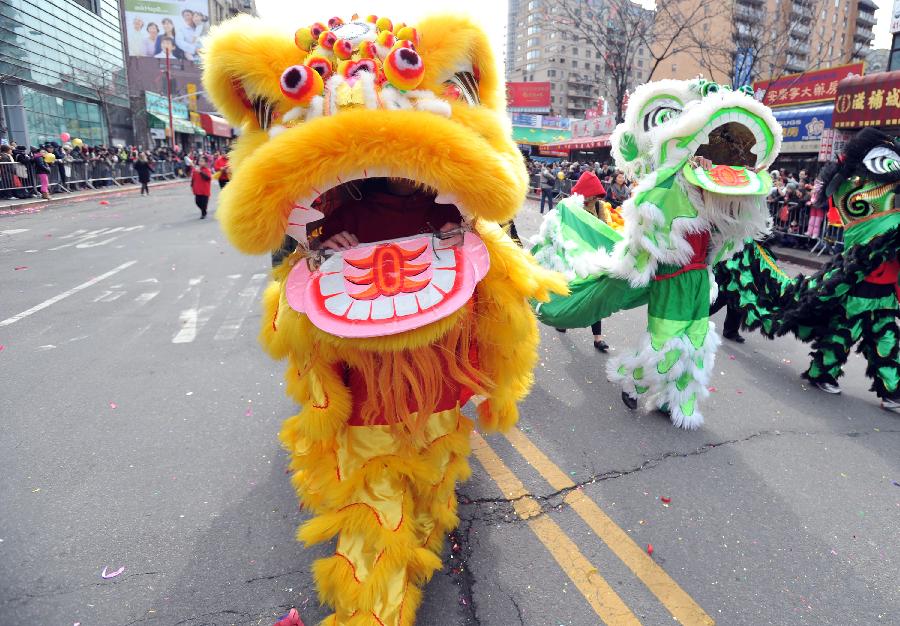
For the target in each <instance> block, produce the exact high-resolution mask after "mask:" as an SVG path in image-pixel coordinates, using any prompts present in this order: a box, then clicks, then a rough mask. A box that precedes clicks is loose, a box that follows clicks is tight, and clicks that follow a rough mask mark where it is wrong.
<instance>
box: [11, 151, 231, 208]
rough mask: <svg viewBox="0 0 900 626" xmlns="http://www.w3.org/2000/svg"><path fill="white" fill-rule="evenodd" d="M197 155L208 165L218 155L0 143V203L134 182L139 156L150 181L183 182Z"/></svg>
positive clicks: (136, 180)
mask: <svg viewBox="0 0 900 626" xmlns="http://www.w3.org/2000/svg"><path fill="white" fill-rule="evenodd" d="M48 155H52V156H48ZM202 156H206V157H207V158H208V159H209V160H210V163H212V162H213V160H214V159H215V158H217V157H218V156H219V153H216V154H214V155H212V154H210V155H207V154H200V153H197V152H191V153H188V154H182V153H179V152H175V151H173V150H171V149H169V148H156V149H153V150H147V151H143V150H139V149H138V148H135V147H127V148H126V147H119V148H107V147H104V146H72V145H71V144H68V143H67V144H63V145H62V146H60V145H59V144H56V143H55V142H50V143H48V144H45V145H43V146H41V147H39V148H34V147H33V148H31V149H25V148H24V147H22V146H16V145H15V144H11V145H10V144H4V145H2V146H0V200H10V199H19V200H26V199H29V198H40V197H44V198H49V196H50V195H52V194H66V193H71V192H74V191H81V190H90V189H101V188H104V187H122V186H124V185H132V184H137V183H138V174H137V171H136V170H135V167H134V164H135V162H137V161H138V160H139V159H140V158H145V159H146V160H147V161H148V162H149V163H150V165H151V167H152V170H151V172H150V180H151V181H164V180H176V179H179V178H187V177H188V176H190V173H191V167H192V165H193V164H194V163H196V162H197V161H198V159H199V158H201V157H202ZM42 174H43V175H44V176H45V178H42Z"/></svg>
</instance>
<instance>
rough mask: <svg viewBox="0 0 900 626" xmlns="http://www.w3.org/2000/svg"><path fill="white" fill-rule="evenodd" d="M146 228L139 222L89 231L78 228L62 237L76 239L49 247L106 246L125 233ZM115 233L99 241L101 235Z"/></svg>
mask: <svg viewBox="0 0 900 626" xmlns="http://www.w3.org/2000/svg"><path fill="white" fill-rule="evenodd" d="M142 228H144V226H143V224H138V225H135V226H127V227H126V226H115V227H113V228H98V229H97V230H92V231H87V230H84V229H78V230H76V231H75V232H73V233H69V234H68V235H63V236H62V237H60V239H74V241H70V242H68V243H64V244H62V245H59V246H55V247H53V248H49V249H50V250H62V249H63V248H69V247H71V246H75V247H76V248H82V249H83V248H96V247H98V246H104V245H106V244H108V243H110V242H112V241H115V240H116V239H118V238H119V237H121V236H122V235H124V234H125V233H130V232H133V231H135V230H141V229H142ZM112 234H115V236H114V237H109V238H108V239H103V240H101V241H97V239H98V238H99V237H101V236H102V237H106V236H107V235H112Z"/></svg>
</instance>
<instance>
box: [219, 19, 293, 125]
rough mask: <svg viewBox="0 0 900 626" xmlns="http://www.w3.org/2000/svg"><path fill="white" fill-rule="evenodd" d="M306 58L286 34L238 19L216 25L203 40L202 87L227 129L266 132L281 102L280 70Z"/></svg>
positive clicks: (258, 21)
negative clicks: (250, 128) (248, 127)
mask: <svg viewBox="0 0 900 626" xmlns="http://www.w3.org/2000/svg"><path fill="white" fill-rule="evenodd" d="M305 56H306V53H305V52H303V51H302V50H300V49H299V48H298V47H297V46H296V45H294V41H293V39H292V38H291V37H290V35H288V34H286V33H285V32H283V31H280V30H278V29H276V28H272V27H271V26H266V25H265V24H264V23H263V22H261V21H260V20H258V19H256V18H253V17H250V16H246V15H242V16H239V17H236V18H234V19H231V20H228V21H227V22H224V23H223V24H221V25H219V26H216V27H215V28H213V29H212V30H211V31H210V34H209V37H208V38H207V39H206V40H204V47H203V87H204V89H206V93H207V95H208V97H209V99H210V100H211V101H212V103H213V104H214V105H215V106H216V109H218V110H219V111H221V112H222V114H224V115H225V118H226V119H227V120H228V122H229V123H230V124H231V125H232V126H236V127H240V126H242V125H244V124H246V123H250V124H255V125H258V126H259V127H260V128H267V127H268V125H269V122H270V121H271V116H272V114H273V112H274V110H275V108H276V104H277V103H278V102H280V101H281V100H283V96H282V93H281V88H280V79H281V74H282V72H283V71H284V70H285V69H286V68H288V67H290V66H291V65H294V64H296V63H302V61H303V58H304V57H305Z"/></svg>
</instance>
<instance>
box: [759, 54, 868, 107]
mask: <svg viewBox="0 0 900 626" xmlns="http://www.w3.org/2000/svg"><path fill="white" fill-rule="evenodd" d="M862 73H863V64H862V63H851V64H850V65H841V66H838V67H829V68H826V69H824V70H815V71H811V72H804V73H802V74H792V75H790V76H784V77H782V78H779V79H777V80H775V81H771V80H760V81H757V82H755V83H753V92H754V94H755V95H756V98H757V99H758V100H761V101H762V102H763V103H764V104H767V105H769V106H772V107H781V106H789V105H796V104H804V103H811V102H825V101H827V100H831V99H833V98H834V96H835V94H836V93H837V88H838V83H839V82H841V81H842V80H844V79H845V78H852V77H854V76H862Z"/></svg>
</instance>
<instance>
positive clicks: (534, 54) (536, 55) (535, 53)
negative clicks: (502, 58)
mask: <svg viewBox="0 0 900 626" xmlns="http://www.w3.org/2000/svg"><path fill="white" fill-rule="evenodd" d="M525 58H526V59H528V60H529V61H533V60H535V59H540V58H541V51H540V50H529V51H528V52H527V53H526V54H525Z"/></svg>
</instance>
